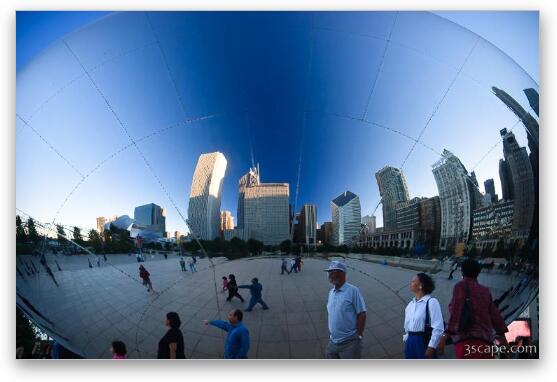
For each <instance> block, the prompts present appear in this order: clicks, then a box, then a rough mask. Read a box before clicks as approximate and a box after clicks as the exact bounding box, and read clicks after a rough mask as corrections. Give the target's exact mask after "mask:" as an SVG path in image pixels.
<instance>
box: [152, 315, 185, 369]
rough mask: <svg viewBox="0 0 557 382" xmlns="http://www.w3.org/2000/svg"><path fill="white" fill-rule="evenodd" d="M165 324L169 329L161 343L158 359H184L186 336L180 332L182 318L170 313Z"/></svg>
mask: <svg viewBox="0 0 557 382" xmlns="http://www.w3.org/2000/svg"><path fill="white" fill-rule="evenodd" d="M164 324H165V325H166V326H167V327H168V328H169V329H168V331H167V332H166V334H165V335H164V336H163V337H162V338H161V340H160V341H159V350H158V352H157V358H158V359H184V358H186V355H185V353H184V336H183V335H182V331H181V330H180V325H181V324H182V322H181V321H180V316H178V313H176V312H168V313H167V314H166V319H165V321H164Z"/></svg>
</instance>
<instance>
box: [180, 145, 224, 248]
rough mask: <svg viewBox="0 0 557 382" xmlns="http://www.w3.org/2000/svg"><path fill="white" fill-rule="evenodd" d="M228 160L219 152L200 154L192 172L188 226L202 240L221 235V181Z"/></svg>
mask: <svg viewBox="0 0 557 382" xmlns="http://www.w3.org/2000/svg"><path fill="white" fill-rule="evenodd" d="M226 165H227V161H226V158H225V157H224V155H223V154H222V153H220V152H218V151H217V152H214V153H208V154H201V155H200V156H199V159H198V161H197V166H196V167H195V171H194V173H193V179H192V182H191V192H190V200H189V206H188V225H189V228H190V231H191V233H192V234H194V235H196V236H197V237H198V238H199V239H202V240H213V239H215V238H216V237H218V236H220V226H221V215H220V204H221V192H222V181H223V179H224V174H225V172H226Z"/></svg>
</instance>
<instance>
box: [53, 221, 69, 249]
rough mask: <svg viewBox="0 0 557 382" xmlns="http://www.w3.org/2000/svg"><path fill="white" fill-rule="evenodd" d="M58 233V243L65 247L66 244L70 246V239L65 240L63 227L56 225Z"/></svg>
mask: <svg viewBox="0 0 557 382" xmlns="http://www.w3.org/2000/svg"><path fill="white" fill-rule="evenodd" d="M56 232H57V234H58V242H59V243H60V245H63V246H65V245H66V244H68V239H66V238H65V236H66V233H65V232H64V227H62V226H61V225H60V224H56Z"/></svg>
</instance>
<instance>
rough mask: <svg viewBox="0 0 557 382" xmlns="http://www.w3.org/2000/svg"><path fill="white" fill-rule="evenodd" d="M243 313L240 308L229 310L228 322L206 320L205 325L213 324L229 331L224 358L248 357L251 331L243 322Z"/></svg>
mask: <svg viewBox="0 0 557 382" xmlns="http://www.w3.org/2000/svg"><path fill="white" fill-rule="evenodd" d="M242 319H243V313H242V311H241V310H240V309H233V310H231V311H230V312H228V322H226V321H223V320H212V321H208V320H205V321H203V323H204V324H205V325H212V326H215V327H217V328H220V329H222V330H224V331H225V332H227V333H228V335H227V336H226V343H225V344H224V358H226V359H240V358H248V351H249V344H250V339H249V331H248V329H247V328H246V327H245V326H244V324H243V323H242Z"/></svg>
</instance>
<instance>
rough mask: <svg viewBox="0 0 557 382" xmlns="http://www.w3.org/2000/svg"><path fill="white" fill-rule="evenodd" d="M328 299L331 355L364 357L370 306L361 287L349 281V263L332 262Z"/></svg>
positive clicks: (328, 352) (329, 271)
mask: <svg viewBox="0 0 557 382" xmlns="http://www.w3.org/2000/svg"><path fill="white" fill-rule="evenodd" d="M325 272H327V273H328V274H329V282H330V283H331V284H333V288H331V290H330V291H329V300H328V302H327V313H328V325H329V343H328V345H327V349H326V357H327V358H342V359H351V358H362V339H363V335H364V329H365V326H366V305H365V302H364V298H363V297H362V294H361V293H360V290H359V289H358V288H357V287H356V286H354V285H352V284H349V283H347V282H346V265H345V264H344V263H341V262H340V261H331V263H330V265H329V268H327V269H325Z"/></svg>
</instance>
